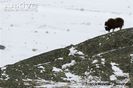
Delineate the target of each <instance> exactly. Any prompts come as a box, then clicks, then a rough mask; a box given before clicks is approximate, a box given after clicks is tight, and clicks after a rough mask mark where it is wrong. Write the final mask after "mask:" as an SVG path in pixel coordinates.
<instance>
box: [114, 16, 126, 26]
mask: <svg viewBox="0 0 133 88" xmlns="http://www.w3.org/2000/svg"><path fill="white" fill-rule="evenodd" d="M115 21H116V22H115V23H116V27H120V28H122V26H123V25H124V20H123V19H122V18H119V17H118V18H116V19H115Z"/></svg>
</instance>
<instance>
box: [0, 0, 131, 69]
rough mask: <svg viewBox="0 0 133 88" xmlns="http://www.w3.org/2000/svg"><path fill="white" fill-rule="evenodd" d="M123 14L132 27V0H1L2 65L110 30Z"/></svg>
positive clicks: (126, 24) (0, 62) (0, 36)
mask: <svg viewBox="0 0 133 88" xmlns="http://www.w3.org/2000/svg"><path fill="white" fill-rule="evenodd" d="M110 17H114V18H115V17H122V18H124V20H125V25H124V28H127V27H132V26H133V25H132V23H133V20H132V19H131V18H133V1H132V0H37V1H36V0H31V1H30V0H19V1H18V0H0V45H4V46H5V47H6V49H5V50H0V67H1V66H4V65H7V64H13V63H15V62H17V61H20V60H23V59H26V58H29V57H31V56H34V55H37V54H40V53H43V52H47V51H50V50H53V49H56V48H60V47H65V46H68V45H70V44H77V43H80V42H82V41H84V40H87V39H89V38H93V37H95V36H98V35H101V34H105V33H107V32H106V31H105V30H104V22H105V21H106V20H107V19H108V18H110Z"/></svg>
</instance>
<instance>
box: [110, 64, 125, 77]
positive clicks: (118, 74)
mask: <svg viewBox="0 0 133 88" xmlns="http://www.w3.org/2000/svg"><path fill="white" fill-rule="evenodd" d="M111 65H112V70H113V71H114V74H115V75H116V76H124V73H123V71H122V70H121V69H120V68H119V67H117V65H118V64H116V63H113V62H111Z"/></svg>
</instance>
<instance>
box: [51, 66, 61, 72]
mask: <svg viewBox="0 0 133 88" xmlns="http://www.w3.org/2000/svg"><path fill="white" fill-rule="evenodd" d="M52 71H53V72H61V71H62V69H60V68H56V67H53V69H52Z"/></svg>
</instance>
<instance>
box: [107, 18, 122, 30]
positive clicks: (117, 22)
mask: <svg viewBox="0 0 133 88" xmlns="http://www.w3.org/2000/svg"><path fill="white" fill-rule="evenodd" d="M123 25H124V20H123V19H122V18H116V19H113V18H110V19H108V21H106V22H105V30H106V31H108V32H110V30H111V29H113V31H114V29H115V28H120V30H121V28H122V26H123Z"/></svg>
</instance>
